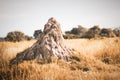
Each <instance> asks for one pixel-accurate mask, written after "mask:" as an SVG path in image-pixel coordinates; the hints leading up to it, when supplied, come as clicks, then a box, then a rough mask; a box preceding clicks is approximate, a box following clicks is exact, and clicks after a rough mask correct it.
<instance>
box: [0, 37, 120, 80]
mask: <svg viewBox="0 0 120 80" xmlns="http://www.w3.org/2000/svg"><path fill="white" fill-rule="evenodd" d="M35 42H36V40H31V41H21V42H15V43H14V42H0V80H120V38H102V39H100V38H99V39H71V40H65V44H67V46H68V47H71V48H72V49H73V50H75V51H77V53H76V54H72V55H71V57H70V61H69V62H65V61H63V60H58V59H56V58H55V57H51V62H50V63H47V61H37V60H31V61H24V62H22V63H20V64H18V65H17V64H15V65H12V66H10V65H9V60H10V59H12V58H13V57H15V55H16V54H17V53H19V52H21V51H23V50H25V49H27V48H28V47H30V46H31V45H32V44H33V43H35Z"/></svg>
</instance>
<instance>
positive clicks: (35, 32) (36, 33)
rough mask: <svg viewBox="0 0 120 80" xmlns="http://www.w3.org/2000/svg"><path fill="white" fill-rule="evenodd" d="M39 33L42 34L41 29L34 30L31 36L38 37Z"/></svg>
mask: <svg viewBox="0 0 120 80" xmlns="http://www.w3.org/2000/svg"><path fill="white" fill-rule="evenodd" d="M41 34H42V30H35V31H34V34H33V36H34V38H35V39H38V38H39V37H40V35H41Z"/></svg>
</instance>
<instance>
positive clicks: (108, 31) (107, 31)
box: [100, 28, 116, 37]
mask: <svg viewBox="0 0 120 80" xmlns="http://www.w3.org/2000/svg"><path fill="white" fill-rule="evenodd" d="M100 36H102V37H115V36H116V35H115V34H114V33H113V31H112V29H111V28H108V29H106V28H103V29H102V30H101V32H100Z"/></svg>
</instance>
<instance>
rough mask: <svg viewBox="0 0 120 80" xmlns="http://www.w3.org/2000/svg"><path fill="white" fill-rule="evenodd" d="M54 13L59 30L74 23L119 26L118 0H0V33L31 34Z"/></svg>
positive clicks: (119, 11) (65, 28)
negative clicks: (59, 26) (18, 32)
mask: <svg viewBox="0 0 120 80" xmlns="http://www.w3.org/2000/svg"><path fill="white" fill-rule="evenodd" d="M51 17H54V18H55V19H56V20H57V21H58V22H59V23H60V24H61V29H62V32H64V31H66V30H71V29H72V28H73V27H77V25H82V26H83V27H86V28H90V27H93V26H94V25H99V26H100V28H103V27H105V28H115V27H119V26H120V0H0V37H5V36H6V35H7V33H8V32H10V31H16V30H17V31H22V32H24V33H25V34H26V35H29V36H33V33H34V30H38V29H43V28H44V25H45V24H46V23H47V21H48V19H49V18H51Z"/></svg>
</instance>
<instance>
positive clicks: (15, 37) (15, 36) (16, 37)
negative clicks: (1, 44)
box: [5, 31, 24, 42]
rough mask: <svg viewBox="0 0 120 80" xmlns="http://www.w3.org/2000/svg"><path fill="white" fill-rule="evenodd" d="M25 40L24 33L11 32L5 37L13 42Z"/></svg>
mask: <svg viewBox="0 0 120 80" xmlns="http://www.w3.org/2000/svg"><path fill="white" fill-rule="evenodd" d="M23 39H24V33H23V32H20V31H13V32H9V33H8V34H7V36H6V37H5V40H7V41H13V42H16V41H21V40H23Z"/></svg>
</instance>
